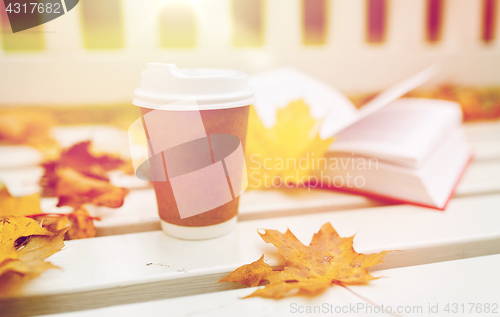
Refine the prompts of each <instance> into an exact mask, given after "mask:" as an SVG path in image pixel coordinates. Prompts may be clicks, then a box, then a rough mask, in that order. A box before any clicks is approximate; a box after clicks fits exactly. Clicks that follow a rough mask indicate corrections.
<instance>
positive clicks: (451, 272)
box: [51, 254, 500, 317]
mask: <svg viewBox="0 0 500 317" xmlns="http://www.w3.org/2000/svg"><path fill="white" fill-rule="evenodd" d="M498 267H500V255H498V254H496V255H490V256H482V257H475V258H470V259H464V260H455V261H447V262H441V263H432V264H426V265H418V266H412V267H405V268H397V269H389V270H382V271H377V272H375V273H373V275H374V276H381V277H383V278H380V279H377V280H374V281H371V282H370V283H369V284H368V285H353V286H348V287H349V289H350V290H352V291H353V292H354V293H356V294H359V296H357V295H355V294H353V293H352V292H350V291H349V290H347V289H344V288H342V287H340V286H334V287H332V288H330V289H329V290H327V291H326V292H324V293H323V294H321V295H320V296H317V297H310V298H308V297H299V296H297V297H289V298H285V299H282V300H279V301H277V300H272V299H263V298H249V299H242V297H244V296H247V295H249V294H251V293H252V292H253V291H254V290H256V289H257V288H256V287H252V288H245V289H239V290H230V291H224V292H216V293H210V294H203V295H194V296H185V297H180V298H172V299H164V300H157V301H150V302H145V303H138V304H129V305H121V306H114V307H109V308H101V309H95V310H86V311H80V312H75V313H66V314H58V315H51V316H53V317H80V316H89V315H91V316H94V317H99V316H102V317H105V316H106V317H107V316H134V317H135V316H167V315H168V316H179V317H182V316H185V317H194V316H217V317H218V316H297V315H300V316H304V315H305V316H325V315H326V316H328V315H336V316H338V315H342V316H390V314H384V313H381V312H380V311H381V310H382V309H383V311H385V312H388V311H392V312H393V313H396V314H397V315H399V316H448V315H449V316H498V315H499V314H500V297H499V295H498V294H499V293H500V286H499V285H500V271H499V270H498V269H497V268H498ZM363 298H366V299H368V300H370V301H371V302H372V303H371V304H370V303H368V302H367V301H365V300H364V299H363ZM469 303H471V304H469ZM454 304H456V305H454ZM462 304H464V305H463V306H462ZM382 305H383V306H384V308H382ZM315 307H319V308H315ZM375 307H377V308H375ZM388 307H390V308H388ZM447 308H448V311H447V310H446V309H447ZM315 309H316V310H315ZM308 310H310V311H311V312H312V313H309V314H308V313H307V311H308ZM377 311H378V313H377ZM486 311H488V312H486ZM398 313H399V314H398ZM393 316H394V315H393Z"/></svg>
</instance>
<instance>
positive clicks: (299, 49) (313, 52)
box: [0, 0, 500, 123]
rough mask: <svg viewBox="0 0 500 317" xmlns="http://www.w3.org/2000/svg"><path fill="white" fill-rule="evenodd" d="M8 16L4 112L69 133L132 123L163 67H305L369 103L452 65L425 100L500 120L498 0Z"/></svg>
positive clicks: (161, 5) (234, 4) (163, 2)
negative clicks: (145, 83) (146, 80)
mask: <svg viewBox="0 0 500 317" xmlns="http://www.w3.org/2000/svg"><path fill="white" fill-rule="evenodd" d="M0 11H1V14H0V25H1V33H0V43H1V50H0V106H2V107H4V108H5V107H9V108H10V107H13V106H16V107H17V106H27V107H39V106H45V107H46V108H54V109H57V110H54V111H56V112H58V115H59V116H60V118H61V120H62V121H63V123H64V121H65V120H66V121H67V120H69V121H71V120H76V121H78V120H87V119H88V118H86V117H85V116H84V117H83V118H82V117H81V116H78V115H75V113H76V114H77V113H78V111H79V110H78V109H82V107H83V108H85V109H91V108H92V107H101V108H99V109H101V110H102V111H104V108H102V106H108V108H107V109H114V110H113V111H111V112H110V113H109V114H107V115H106V114H104V112H99V113H96V112H94V114H93V115H92V116H93V119H94V120H96V121H106V122H110V121H112V120H115V119H116V118H118V117H120V116H121V115H123V114H120V112H121V111H123V112H126V111H128V110H126V109H128V108H132V106H131V100H132V94H133V91H134V89H135V88H137V87H138V86H139V81H140V73H141V71H142V70H143V69H145V67H146V64H147V63H148V62H151V61H157V62H169V63H175V64H177V66H178V67H179V68H191V67H224V68H237V69H241V70H244V71H247V72H248V73H250V74H251V73H255V72H259V71H265V70H269V69H272V68H276V67H280V66H294V67H296V68H298V69H300V70H302V71H305V72H307V73H309V74H311V75H313V76H316V77H318V78H319V79H322V80H324V81H326V82H327V83H329V84H331V85H332V86H333V87H335V88H337V89H339V90H341V91H342V92H344V93H346V94H348V95H349V96H350V97H351V99H352V100H353V101H354V102H355V103H356V104H358V105H359V104H362V103H363V102H364V101H365V100H367V99H368V98H370V97H371V96H372V95H373V93H376V92H377V91H380V90H382V89H384V88H387V87H388V86H389V85H391V84H394V83H396V82H398V81H400V80H402V79H404V78H406V77H408V76H410V75H412V74H414V73H416V72H417V71H419V70H421V69H423V68H424V67H426V66H429V65H430V64H432V63H434V62H441V63H442V64H443V67H444V71H443V72H442V74H441V75H440V76H438V77H436V78H435V79H433V81H431V82H430V83H429V84H427V85H426V86H425V87H423V88H422V89H421V90H420V92H418V93H414V94H418V95H424V96H427V97H438V98H445V99H452V100H458V101H460V102H461V103H462V105H463V106H464V107H466V108H467V107H468V108H469V112H468V114H467V116H468V118H470V119H475V118H494V117H497V116H499V115H500V97H499V91H498V89H497V87H500V41H499V39H498V37H499V28H500V23H498V19H499V18H498V17H499V15H500V6H499V5H498V1H497V0H404V1H403V0H399V1H396V0H141V1H138V0H105V1H103V0H81V1H79V3H78V5H77V6H76V7H75V8H74V9H72V10H71V11H69V12H67V13H66V14H64V15H63V16H61V17H59V18H57V19H55V20H53V21H50V22H48V23H46V24H43V25H40V26H38V27H35V28H32V29H29V30H25V31H22V32H19V33H15V34H13V33H12V31H11V30H10V25H9V22H8V19H7V15H6V12H5V6H4V3H3V2H1V3H0ZM60 106H66V107H64V108H61V107H60ZM68 106H71V109H72V112H71V114H65V110H64V109H66V108H67V107H68ZM125 106H127V108H125ZM89 107H90V108H89ZM113 107H114V108H113ZM120 109H121V110H120ZM110 116H111V117H110ZM134 116H135V115H134Z"/></svg>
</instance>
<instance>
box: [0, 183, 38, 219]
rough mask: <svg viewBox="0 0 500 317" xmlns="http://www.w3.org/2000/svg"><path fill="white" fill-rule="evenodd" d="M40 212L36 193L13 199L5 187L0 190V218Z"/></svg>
mask: <svg viewBox="0 0 500 317" xmlns="http://www.w3.org/2000/svg"><path fill="white" fill-rule="evenodd" d="M0 186H1V184H0ZM40 212H41V210H40V195H39V194H38V193H35V194H32V195H28V196H22V197H14V196H12V195H11V193H10V192H9V190H8V188H7V186H3V187H1V188H0V217H7V216H26V215H33V214H38V213H40Z"/></svg>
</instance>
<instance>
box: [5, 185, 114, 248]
mask: <svg viewBox="0 0 500 317" xmlns="http://www.w3.org/2000/svg"><path fill="white" fill-rule="evenodd" d="M103 196H104V197H101V198H100V199H101V201H103V200H104V199H106V197H107V196H109V194H106V195H103ZM106 203H107V204H109V205H111V204H116V202H106ZM20 216H25V217H29V218H31V219H34V220H36V221H37V222H38V223H40V225H41V226H42V227H43V228H44V229H46V230H48V231H49V232H52V233H56V232H59V231H60V230H62V229H65V228H66V227H69V229H68V230H67V233H66V240H72V239H83V238H92V237H95V236H96V228H95V225H94V220H96V219H97V220H99V218H96V217H92V216H91V215H90V214H89V212H88V211H87V210H86V209H85V208H84V207H82V206H79V207H77V208H76V209H75V210H74V211H73V212H71V213H68V214H56V213H43V212H42V211H41V209H40V196H39V195H38V194H33V195H28V196H22V197H13V196H12V195H11V194H10V192H9V190H8V188H7V187H6V186H3V187H2V188H0V218H5V217H20Z"/></svg>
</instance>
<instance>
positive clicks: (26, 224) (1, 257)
mask: <svg viewBox="0 0 500 317" xmlns="http://www.w3.org/2000/svg"><path fill="white" fill-rule="evenodd" d="M66 230H67V229H62V230H60V231H58V232H56V233H52V232H49V231H47V230H45V229H43V228H42V227H40V225H39V224H38V223H37V222H36V221H35V220H33V219H29V218H26V217H8V218H0V294H5V292H8V291H12V290H13V289H14V288H15V287H14V286H15V285H13V284H16V285H17V284H18V283H19V282H22V281H24V280H26V279H31V278H35V277H37V276H39V275H40V274H41V273H43V272H44V271H46V270H48V269H51V268H56V266H54V265H53V264H51V263H50V262H46V261H45V259H46V258H48V257H49V256H51V255H52V254H54V253H56V252H58V251H60V250H61V249H62V248H63V247H64V242H63V240H64V235H65V233H66ZM14 282H15V283H14Z"/></svg>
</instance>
